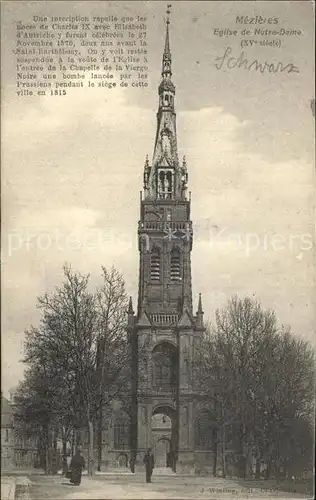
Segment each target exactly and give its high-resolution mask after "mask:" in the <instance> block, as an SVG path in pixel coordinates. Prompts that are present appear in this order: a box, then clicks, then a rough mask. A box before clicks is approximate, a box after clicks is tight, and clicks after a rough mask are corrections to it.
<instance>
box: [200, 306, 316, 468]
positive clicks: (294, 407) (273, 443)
mask: <svg viewBox="0 0 316 500" xmlns="http://www.w3.org/2000/svg"><path fill="white" fill-rule="evenodd" d="M196 359H197V363H198V364H199V367H200V370H201V372H202V376H203V379H204V384H203V387H205V398H209V399H210V401H211V400H214V399H215V401H216V403H217V425H218V428H219V431H220V432H219V437H220V441H221V447H220V449H221V458H222V472H223V474H224V475H225V473H226V463H225V453H226V446H227V440H228V439H229V435H230V434H231V437H232V442H231V443H230V445H231V446H233V447H234V449H235V452H236V453H235V455H236V456H237V455H238V456H239V474H240V475H241V476H243V477H246V475H247V474H248V473H250V472H251V470H250V467H251V463H252V460H253V458H254V457H255V459H256V462H257V465H256V475H257V477H259V474H260V468H261V463H264V464H265V465H266V467H267V477H269V475H270V474H271V470H272V469H273V470H274V473H275V474H276V475H278V474H279V471H280V469H281V467H282V468H283V470H286V469H287V468H288V467H289V461H290V460H289V457H290V456H291V455H293V454H294V448H295V446H296V445H295V444H294V443H293V442H292V444H291V445H290V446H289V442H290V441H291V440H290V438H289V436H290V435H292V437H293V436H294V435H297V436H298V435H302V433H303V434H304V432H305V435H307V434H308V424H307V422H309V421H311V415H312V407H313V373H314V353H313V351H312V349H311V347H310V346H309V345H308V343H306V342H304V341H302V340H300V339H299V338H296V337H294V336H293V335H292V334H291V333H290V332H289V331H285V330H284V329H283V328H282V327H280V326H279V325H278V323H277V320H276V317H275V314H274V313H273V311H265V310H263V309H262V308H261V306H260V304H259V303H258V302H256V301H254V300H251V299H249V298H245V299H243V300H241V299H238V298H237V297H234V298H232V299H231V300H230V301H229V303H228V306H227V307H226V308H224V309H222V310H221V311H217V313H216V325H215V326H214V328H213V329H211V331H210V332H209V334H208V336H206V338H205V339H203V341H202V344H201V346H200V348H198V349H197V355H196ZM298 420H299V422H300V423H298ZM295 429H297V431H296V430H295ZM292 441H293V440H292ZM295 441H296V443H297V442H298V438H296V439H295ZM296 449H298V447H297V446H296ZM297 453H298V452H297ZM297 453H296V455H297ZM303 455H304V454H303V453H301V454H300V456H301V457H303ZM307 455H308V454H305V458H306V457H307ZM306 460H307V458H306ZM305 462H306V461H305ZM305 465H306V463H305ZM307 466H308V460H307Z"/></svg>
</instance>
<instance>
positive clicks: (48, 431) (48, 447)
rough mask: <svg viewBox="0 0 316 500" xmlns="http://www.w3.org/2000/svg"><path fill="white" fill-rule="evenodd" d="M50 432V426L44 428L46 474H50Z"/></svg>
mask: <svg viewBox="0 0 316 500" xmlns="http://www.w3.org/2000/svg"><path fill="white" fill-rule="evenodd" d="M52 451H53V450H52V432H51V429H50V427H49V426H48V427H47V430H46V470H45V472H46V474H52Z"/></svg>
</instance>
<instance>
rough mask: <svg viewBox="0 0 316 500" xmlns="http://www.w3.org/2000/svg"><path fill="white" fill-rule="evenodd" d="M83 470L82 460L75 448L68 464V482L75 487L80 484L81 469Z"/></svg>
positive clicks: (79, 452)
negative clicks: (69, 474)
mask: <svg viewBox="0 0 316 500" xmlns="http://www.w3.org/2000/svg"><path fill="white" fill-rule="evenodd" d="M84 468H85V462H84V458H83V456H82V455H81V451H80V449H79V448H77V450H76V453H75V455H74V456H73V457H72V459H71V462H70V470H71V478H70V482H71V483H72V484H74V485H75V486H79V484H80V483H81V474H82V469H84Z"/></svg>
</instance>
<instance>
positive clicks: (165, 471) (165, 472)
mask: <svg viewBox="0 0 316 500" xmlns="http://www.w3.org/2000/svg"><path fill="white" fill-rule="evenodd" d="M175 475H176V473H175V472H173V470H172V469H170V467H156V468H155V469H154V472H153V476H175Z"/></svg>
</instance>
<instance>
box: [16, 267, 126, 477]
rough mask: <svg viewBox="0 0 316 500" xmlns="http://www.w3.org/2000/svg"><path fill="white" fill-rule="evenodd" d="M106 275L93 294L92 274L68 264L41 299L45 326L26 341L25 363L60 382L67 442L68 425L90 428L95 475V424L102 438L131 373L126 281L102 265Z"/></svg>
mask: <svg viewBox="0 0 316 500" xmlns="http://www.w3.org/2000/svg"><path fill="white" fill-rule="evenodd" d="M102 276H103V280H104V282H103V285H102V286H101V287H100V288H99V289H98V291H97V292H96V293H92V292H90V291H89V289H88V286H89V276H82V275H80V274H79V273H76V272H74V271H72V269H71V268H70V267H69V266H64V282H63V284H62V285H61V286H60V287H57V288H56V289H55V291H54V292H53V293H51V294H49V295H48V294H45V295H44V296H43V297H40V298H39V299H38V307H39V308H40V310H41V312H42V317H41V323H40V327H39V328H38V329H35V328H31V329H30V330H29V331H28V333H27V340H26V344H25V351H26V356H25V362H26V363H28V364H29V365H30V366H32V367H39V366H42V367H45V370H46V373H47V377H48V379H47V381H48V383H49V384H51V385H52V386H53V387H55V391H56V394H57V400H58V404H57V405H55V413H56V414H57V416H58V418H56V421H57V422H58V423H59V431H62V435H63V436H64V442H65V443H66V441H67V439H68V437H69V428H71V427H72V428H74V427H75V428H82V427H86V426H87V427H88V435H89V449H88V470H89V473H90V474H93V473H94V469H95V460H94V441H95V439H94V428H95V425H96V423H97V421H98V423H99V443H100V433H101V432H102V411H103V409H104V407H105V406H106V405H108V404H109V403H110V402H111V401H112V399H113V398H115V397H116V396H117V395H118V394H119V393H120V390H121V389H122V387H123V386H124V384H125V383H126V380H127V378H128V377H129V376H130V372H129V362H130V353H129V351H130V346H129V341H128V337H127V333H126V330H125V326H126V312H127V298H126V293H125V288H124V280H123V278H122V276H121V275H120V274H119V273H118V271H116V270H115V269H114V268H112V269H111V270H110V271H107V270H106V269H105V268H102ZM57 388H58V389H57ZM55 399H56V398H55ZM51 401H52V398H51V399H50V398H48V401H46V409H47V410H48V412H52V411H53V409H52V407H51V404H50V403H51ZM64 448H65V447H64ZM64 451H66V449H64ZM64 458H65V457H64ZM100 460H101V457H100ZM100 460H99V462H100Z"/></svg>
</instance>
